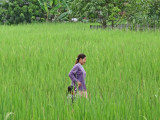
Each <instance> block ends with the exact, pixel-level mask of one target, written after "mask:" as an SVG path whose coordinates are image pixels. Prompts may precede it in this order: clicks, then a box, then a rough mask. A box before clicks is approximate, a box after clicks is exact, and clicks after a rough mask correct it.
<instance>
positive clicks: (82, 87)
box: [69, 54, 87, 98]
mask: <svg viewBox="0 0 160 120" xmlns="http://www.w3.org/2000/svg"><path fill="white" fill-rule="evenodd" d="M85 63H86V55H85V54H79V55H78V57H77V58H76V63H75V65H74V66H73V68H72V70H71V71H70V72H69V77H70V79H71V80H72V85H73V86H74V87H76V82H77V83H78V89H79V93H80V95H81V96H82V95H83V96H85V97H86V98H87V89H86V84H85V77H86V72H85V70H84V68H83V66H82V65H84V64H85Z"/></svg>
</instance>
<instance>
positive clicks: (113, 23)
mask: <svg viewBox="0 0 160 120" xmlns="http://www.w3.org/2000/svg"><path fill="white" fill-rule="evenodd" d="M113 28H114V21H112V29H113Z"/></svg>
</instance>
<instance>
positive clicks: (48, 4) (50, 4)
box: [38, 0, 60, 21]
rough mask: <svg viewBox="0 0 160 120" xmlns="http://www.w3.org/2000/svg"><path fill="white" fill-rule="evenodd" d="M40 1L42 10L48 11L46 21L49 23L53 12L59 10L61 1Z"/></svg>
mask: <svg viewBox="0 0 160 120" xmlns="http://www.w3.org/2000/svg"><path fill="white" fill-rule="evenodd" d="M38 1H39V4H40V6H41V7H42V9H44V10H45V11H46V13H47V19H46V21H48V19H49V17H50V12H51V10H53V9H57V8H58V6H59V4H60V0H38Z"/></svg>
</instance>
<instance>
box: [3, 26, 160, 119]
mask: <svg viewBox="0 0 160 120" xmlns="http://www.w3.org/2000/svg"><path fill="white" fill-rule="evenodd" d="M89 25H90V24H82V23H75V24H74V23H63V24H60V23H57V24H50V23H45V24H28V25H17V26H0V120H5V119H6V120H7V119H8V120H160V34H159V31H155V32H153V31H145V32H134V31H120V30H90V29H89ZM79 53H85V54H86V56H87V62H86V64H85V65H84V69H85V71H86V86H87V92H88V99H85V98H79V99H77V100H76V101H75V102H74V104H73V105H70V104H68V103H67V97H66V90H67V87H68V85H70V84H71V80H70V79H69V76H68V74H69V72H70V70H71V69H72V67H73V66H74V64H75V61H76V57H77V55H78V54H79Z"/></svg>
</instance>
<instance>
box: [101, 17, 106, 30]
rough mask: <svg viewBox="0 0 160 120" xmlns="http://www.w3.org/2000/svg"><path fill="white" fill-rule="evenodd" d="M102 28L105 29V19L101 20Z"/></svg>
mask: <svg viewBox="0 0 160 120" xmlns="http://www.w3.org/2000/svg"><path fill="white" fill-rule="evenodd" d="M102 26H103V29H105V28H106V27H107V23H106V19H103V21H102Z"/></svg>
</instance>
